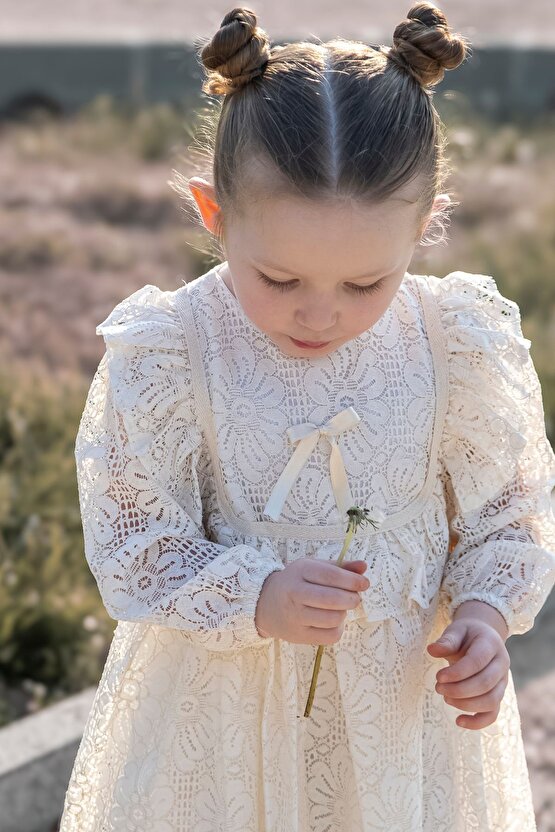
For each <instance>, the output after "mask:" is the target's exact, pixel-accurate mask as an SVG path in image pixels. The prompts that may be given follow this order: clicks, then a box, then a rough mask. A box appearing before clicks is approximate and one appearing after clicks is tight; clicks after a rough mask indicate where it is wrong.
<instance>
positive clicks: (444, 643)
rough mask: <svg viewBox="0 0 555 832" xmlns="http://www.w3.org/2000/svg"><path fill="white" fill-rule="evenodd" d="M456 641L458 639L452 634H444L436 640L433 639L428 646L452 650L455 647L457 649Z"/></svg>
mask: <svg viewBox="0 0 555 832" xmlns="http://www.w3.org/2000/svg"><path fill="white" fill-rule="evenodd" d="M455 641H456V639H455V637H454V636H452V635H449V634H447V635H442V636H440V638H438V639H437V640H436V641H432V642H431V644H429V645H428V647H435V648H437V649H438V650H450V651H452V650H453V649H455V648H456V647H457V645H456V643H455Z"/></svg>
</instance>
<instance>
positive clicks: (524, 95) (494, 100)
mask: <svg viewBox="0 0 555 832" xmlns="http://www.w3.org/2000/svg"><path fill="white" fill-rule="evenodd" d="M202 78H203V71H202V68H201V67H200V65H199V63H198V60H197V56H196V52H195V48H194V46H193V45H184V46H182V45H178V46H176V45H175V44H173V43H172V44H164V43H147V42H136V43H130V44H129V43H127V44H124V43H122V44H121V45H119V44H94V43H93V44H81V45H80V44H79V43H72V44H64V43H61V44H58V45H57V44H40V43H38V44H25V45H18V44H15V43H8V44H6V43H4V44H2V46H1V48H0V116H1V115H6V114H9V113H10V112H12V111H13V110H14V109H17V108H19V107H22V106H24V105H25V103H26V102H27V103H28V102H31V101H43V102H44V103H45V105H46V106H48V107H49V108H50V109H52V110H53V111H56V112H68V113H69V112H71V111H74V110H76V109H78V108H79V107H80V106H82V105H83V104H86V103H87V102H89V101H90V100H91V99H92V98H94V97H95V96H96V95H98V94H100V93H107V94H111V95H113V96H114V97H115V98H116V99H117V100H120V101H122V102H123V101H128V102H131V103H132V104H135V105H138V106H140V105H143V104H150V103H154V102H159V101H170V102H173V103H175V104H179V105H181V106H183V107H184V109H188V108H189V107H191V106H196V105H197V104H199V103H201V102H202V100H203V99H202V96H201V89H200V87H201V82H202ZM449 90H455V91H457V92H458V93H459V94H462V95H464V96H466V97H468V100H469V102H470V103H471V105H472V106H473V107H475V108H476V110H477V111H478V112H481V113H484V114H487V115H489V116H490V117H492V118H494V119H501V120H508V119H512V118H527V117H531V116H535V115H538V114H541V113H545V112H551V113H553V112H555V48H550V47H520V46H518V45H515V46H487V47H482V48H478V47H476V48H474V50H473V54H472V56H471V57H470V58H468V59H467V60H466V61H465V63H464V64H462V65H461V66H460V67H458V68H457V69H455V70H451V71H449V72H446V73H445V78H444V80H443V81H442V82H441V84H439V85H438V86H437V87H435V91H436V92H435V95H436V96H438V97H439V98H441V97H442V96H443V95H444V93H445V92H447V91H449Z"/></svg>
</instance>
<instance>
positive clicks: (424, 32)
mask: <svg viewBox="0 0 555 832" xmlns="http://www.w3.org/2000/svg"><path fill="white" fill-rule="evenodd" d="M468 50H469V44H468V42H467V41H466V39H465V38H464V37H463V36H462V35H453V34H451V32H450V31H449V25H448V23H447V18H446V17H445V15H444V13H443V12H442V11H441V9H438V8H437V7H436V6H433V5H432V4H431V3H416V5H414V6H412V7H411V9H410V10H409V12H408V14H407V18H406V20H403V21H402V22H401V23H399V25H398V26H397V28H396V29H395V31H394V33H393V46H392V47H391V48H390V49H389V51H388V52H387V55H388V57H390V58H391V59H392V60H394V61H395V62H396V63H397V64H398V65H399V66H401V67H402V68H403V69H405V70H408V71H409V72H410V73H411V74H412V75H413V76H414V77H415V78H416V80H417V81H419V83H420V84H422V86H431V85H433V84H437V83H438V82H439V81H442V80H443V76H444V75H445V70H446V69H455V68H456V67H458V66H459V65H460V64H462V62H463V61H464V59H465V57H466V54H467V52H468Z"/></svg>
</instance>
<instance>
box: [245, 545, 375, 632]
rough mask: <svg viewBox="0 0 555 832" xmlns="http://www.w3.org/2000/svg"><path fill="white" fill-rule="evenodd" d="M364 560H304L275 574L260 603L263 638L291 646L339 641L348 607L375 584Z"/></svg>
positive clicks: (258, 621) (258, 615) (264, 587)
mask: <svg viewBox="0 0 555 832" xmlns="http://www.w3.org/2000/svg"><path fill="white" fill-rule="evenodd" d="M367 566H368V564H367V563H366V561H363V560H352V561H345V560H344V561H343V563H342V564H341V565H340V566H338V565H337V561H325V560H318V559H315V558H300V559H299V560H296V561H293V562H292V563H289V564H287V566H286V567H285V568H284V569H280V570H278V571H276V572H271V573H270V574H269V575H268V577H267V578H266V580H265V581H264V584H263V585H262V590H261V592H260V596H259V598H258V604H257V606H256V614H255V624H256V627H257V629H258V632H259V633H260V635H261V636H262V637H263V638H268V637H272V638H281V639H284V640H285V641H290V642H291V643H292V644H335V643H336V642H338V641H339V639H340V638H341V635H342V634H343V627H344V622H345V618H346V616H347V610H352V609H354V608H355V607H357V606H358V604H359V603H360V594H359V593H360V592H362V591H363V590H365V589H368V587H369V586H370V582H369V581H368V578H366V577H364V575H363V574H362V573H363V572H364V570H365V569H366V568H367Z"/></svg>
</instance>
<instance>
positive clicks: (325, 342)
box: [289, 335, 331, 349]
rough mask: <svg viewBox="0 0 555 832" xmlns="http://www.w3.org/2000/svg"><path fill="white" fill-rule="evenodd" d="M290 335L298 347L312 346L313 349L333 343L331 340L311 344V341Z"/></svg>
mask: <svg viewBox="0 0 555 832" xmlns="http://www.w3.org/2000/svg"><path fill="white" fill-rule="evenodd" d="M289 337H290V338H291V340H292V341H293V343H294V344H296V345H297V346H298V347H312V349H316V348H318V347H326V346H327V345H328V344H331V341H321V342H320V343H316V344H311V343H310V342H309V341H297V339H296V338H293V337H292V336H291V335H290V336H289Z"/></svg>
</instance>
